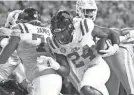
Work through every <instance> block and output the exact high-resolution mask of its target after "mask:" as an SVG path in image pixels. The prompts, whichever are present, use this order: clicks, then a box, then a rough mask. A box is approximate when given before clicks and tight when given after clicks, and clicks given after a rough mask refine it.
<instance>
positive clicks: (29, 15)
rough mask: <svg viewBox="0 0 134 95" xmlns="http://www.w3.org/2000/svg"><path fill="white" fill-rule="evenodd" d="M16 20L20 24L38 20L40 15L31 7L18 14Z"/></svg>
mask: <svg viewBox="0 0 134 95" xmlns="http://www.w3.org/2000/svg"><path fill="white" fill-rule="evenodd" d="M18 19H19V20H20V21H22V22H29V21H31V20H40V14H39V12H38V10H36V9H34V8H32V7H29V8H26V9H24V10H23V11H22V12H21V13H20V15H19V17H18Z"/></svg>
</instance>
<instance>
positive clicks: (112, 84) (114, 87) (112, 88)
mask: <svg viewBox="0 0 134 95" xmlns="http://www.w3.org/2000/svg"><path fill="white" fill-rule="evenodd" d="M110 72H111V73H110V78H109V80H108V82H107V83H106V87H107V89H108V92H109V95H118V93H119V86H120V80H119V79H118V78H117V76H116V75H115V73H114V72H113V71H112V70H111V71H110Z"/></svg>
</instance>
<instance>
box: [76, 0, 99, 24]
mask: <svg viewBox="0 0 134 95" xmlns="http://www.w3.org/2000/svg"><path fill="white" fill-rule="evenodd" d="M97 10H98V8H97V5H96V2H95V1H94V0H78V1H77V2H76V13H77V14H78V16H80V17H82V18H91V19H92V20H93V21H94V20H95V19H96V15H97Z"/></svg>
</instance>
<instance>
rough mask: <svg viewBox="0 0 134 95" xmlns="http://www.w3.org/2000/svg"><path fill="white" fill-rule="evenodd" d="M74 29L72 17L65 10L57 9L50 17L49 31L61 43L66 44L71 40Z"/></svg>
mask: <svg viewBox="0 0 134 95" xmlns="http://www.w3.org/2000/svg"><path fill="white" fill-rule="evenodd" d="M73 30H74V26H73V18H72V16H71V15H70V13H68V12H67V11H63V10H60V11H58V12H57V13H56V14H55V15H54V16H53V17H52V19H51V32H52V35H53V36H54V38H55V39H56V40H57V41H58V42H59V43H61V44H68V43H69V42H70V41H71V40H72V32H73Z"/></svg>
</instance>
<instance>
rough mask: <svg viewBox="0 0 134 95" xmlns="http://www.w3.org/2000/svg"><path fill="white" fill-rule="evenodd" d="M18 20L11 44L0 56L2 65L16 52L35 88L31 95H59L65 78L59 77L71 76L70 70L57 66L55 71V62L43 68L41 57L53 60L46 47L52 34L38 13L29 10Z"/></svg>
mask: <svg viewBox="0 0 134 95" xmlns="http://www.w3.org/2000/svg"><path fill="white" fill-rule="evenodd" d="M18 19H19V23H17V24H16V25H15V26H13V27H12V32H11V34H10V39H9V43H8V44H7V45H6V46H5V47H4V49H3V50H2V52H1V54H0V64H4V63H5V62H6V61H7V59H8V58H9V57H10V56H11V55H12V53H13V52H14V51H15V50H16V51H17V54H18V56H19V57H20V58H21V60H22V62H23V64H24V67H25V71H26V76H27V79H28V81H29V82H30V83H31V84H32V87H33V89H32V91H31V94H32V95H58V94H59V93H60V90H61V86H62V78H61V75H59V74H62V75H64V76H65V75H66V74H67V73H69V68H67V67H66V68H65V67H64V65H62V64H58V63H57V64H58V67H55V61H54V59H52V58H51V62H50V63H45V64H42V60H41V59H40V58H39V57H40V56H42V55H44V56H48V57H47V58H49V59H50V57H49V56H51V53H50V52H49V48H48V47H47V44H46V37H48V36H50V35H49V30H48V29H47V28H46V27H44V25H43V24H42V22H41V21H40V14H39V12H38V11H37V10H35V9H34V8H26V9H24V10H23V11H22V12H21V13H20V15H19V17H18ZM44 48H45V49H44ZM53 64H54V65H53ZM64 70H65V71H66V72H65V73H64Z"/></svg>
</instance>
